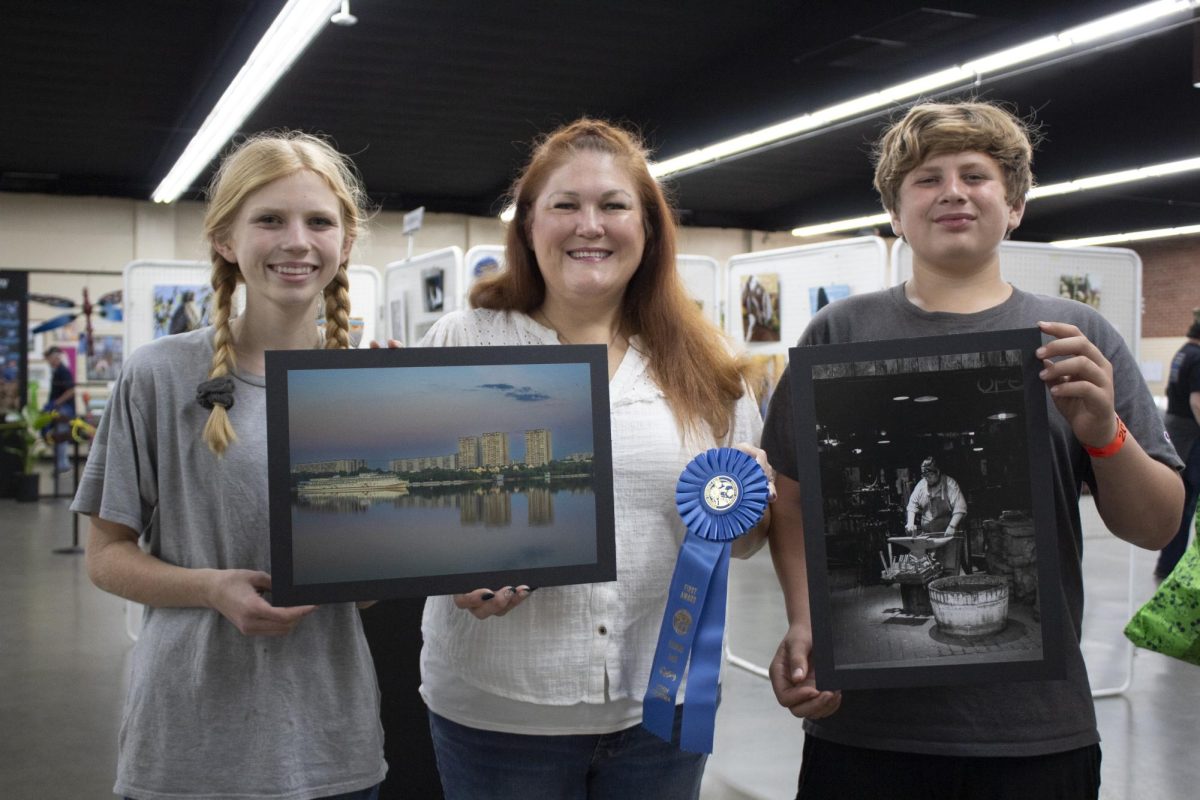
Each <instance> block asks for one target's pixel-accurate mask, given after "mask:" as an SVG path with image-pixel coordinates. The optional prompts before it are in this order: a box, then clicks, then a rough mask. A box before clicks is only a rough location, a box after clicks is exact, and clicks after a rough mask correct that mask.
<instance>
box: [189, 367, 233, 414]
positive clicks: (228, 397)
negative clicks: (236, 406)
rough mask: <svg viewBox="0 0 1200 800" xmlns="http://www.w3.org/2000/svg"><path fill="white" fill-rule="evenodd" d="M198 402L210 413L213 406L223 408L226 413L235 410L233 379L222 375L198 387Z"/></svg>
mask: <svg viewBox="0 0 1200 800" xmlns="http://www.w3.org/2000/svg"><path fill="white" fill-rule="evenodd" d="M196 402H197V403H199V404H200V405H202V406H203V407H204V408H206V409H208V410H209V411H211V410H212V407H213V406H223V407H224V408H225V410H226V411H228V410H229V409H231V408H233V378H231V377H229V376H228V375H222V376H221V377H219V378H212V379H211V380H207V381H204V382H203V383H201V384H200V385H199V386H197V387H196Z"/></svg>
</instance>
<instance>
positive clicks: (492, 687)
mask: <svg viewBox="0 0 1200 800" xmlns="http://www.w3.org/2000/svg"><path fill="white" fill-rule="evenodd" d="M530 344H558V337H557V334H556V333H555V332H554V331H552V330H550V329H548V328H546V327H544V326H542V325H540V324H538V323H537V322H535V321H534V320H533V319H531V318H530V317H528V316H526V315H524V314H521V313H518V312H505V311H492V310H487V309H473V310H468V311H456V312H452V313H450V314H448V315H446V316H445V317H443V318H442V319H440V320H439V321H438V322H437V323H436V324H435V325H434V327H433V328H432V329H431V330H430V331H429V332H428V333H427V334H426V336H425V337H424V338H423V339H422V340H421V343H420V346H432V347H452V346H486V345H530ZM639 344H640V342H639V339H638V338H637V337H634V339H633V340H631V342H630V347H629V349H628V351H627V352H626V354H625V357H624V359H623V360H622V361H621V364H620V366H619V368H618V369H617V372H616V374H615V375H614V376H613V378H612V379H611V381H610V382H609V402H610V409H611V424H612V438H613V441H612V456H613V496H614V505H615V509H614V511H615V522H616V560H617V579H616V580H615V581H613V582H609V583H591V584H582V585H573V586H547V587H542V588H538V589H537V591H535V592H534V593H533V594H531V595H530V596H529V597H528V598H526V599H525V601H524V602H523V603H522V604H521V605H520V606H519V607H518V608H516V609H514V610H513V611H512V612H511V613H509V614H507V615H506V616H503V617H491V618H488V619H483V620H480V619H476V618H475V616H474V615H472V614H471V613H470V612H468V611H464V610H462V609H459V608H457V607H456V606H455V605H454V602H453V600H452V598H450V597H446V596H443V597H431V598H429V600H427V601H426V603H425V614H424V618H423V620H422V625H421V630H422V634H423V637H424V641H425V644H424V648H423V650H422V654H421V679H422V685H421V695H422V697H423V698H424V699H425V702H426V704H427V705H428V706H429V708H430V709H431V710H432V711H434V712H435V713H437V714H439V715H441V716H444V717H447V718H449V719H452V720H454V721H455V722H458V723H460V724H463V725H470V726H472V727H476V728H483V729H487V730H500V731H511V732H517V733H530V734H553V733H607V732H612V731H615V730H621V729H622V728H625V727H629V726H631V725H634V724H637V723H638V722H639V721H640V720H641V700H642V696H643V695H644V694H645V691H646V685H647V682H648V681H649V678H650V664H651V661H652V659H653V657H654V649H655V646H656V644H657V641H658V632H659V626H660V624H661V622H662V614H663V609H664V607H665V605H666V594H667V587H668V584H669V583H670V580H671V575H672V573H673V571H674V568H675V558H676V555H677V554H678V552H679V546H680V544H681V543H682V541H683V536H684V527H683V523H682V521H681V520H680V518H679V514H678V512H677V511H676V509H675V484H676V482H677V481H678V480H679V474H680V472H682V471H683V468H684V467H685V466H686V465H687V463H688V462H689V461H691V459H692V458H694V457H695V456H696V455H697V454H698V453H700V452H702V451H703V450H705V449H707V448H709V447H718V446H721V445H728V444H732V443H734V442H751V443H753V444H757V443H758V441H759V438H760V436H761V434H762V420H761V419H760V418H759V415H758V409H757V406H756V405H755V403H754V399H753V397H752V396H751V395H750V393H749V391H747V393H746V394H745V395H743V397H742V398H741V399H740V400H739V401H738V402H737V405H736V408H735V414H734V422H733V426H732V429H731V431H730V434H729V436H728V437H727V438H726V441H723V442H717V441H711V440H710V441H700V442H686V443H685V442H684V441H683V439H682V437H681V435H680V432H679V428H678V426H677V423H676V420H675V416H674V415H673V414H672V412H671V409H670V407H669V406H668V405H667V401H666V397H665V396H664V395H663V392H662V390H661V389H659V387H658V385H657V384H656V383H655V382H654V380H653V378H652V377H651V375H650V373H649V369H648V367H649V365H648V363H647V361H646V359H645V358H644V357H643V356H642V354H641V352H640V349H639ZM490 588H499V587H490Z"/></svg>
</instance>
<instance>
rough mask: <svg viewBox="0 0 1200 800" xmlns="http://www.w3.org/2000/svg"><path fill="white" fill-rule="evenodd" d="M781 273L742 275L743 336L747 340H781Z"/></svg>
mask: <svg viewBox="0 0 1200 800" xmlns="http://www.w3.org/2000/svg"><path fill="white" fill-rule="evenodd" d="M779 324H780V319H779V275H778V274H776V273H771V274H767V275H746V276H743V277H742V338H743V339H744V340H745V341H747V342H778V341H779Z"/></svg>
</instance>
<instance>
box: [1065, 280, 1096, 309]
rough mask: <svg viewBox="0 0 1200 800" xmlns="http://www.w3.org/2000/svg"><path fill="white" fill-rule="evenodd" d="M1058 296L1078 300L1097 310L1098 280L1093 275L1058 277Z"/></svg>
mask: <svg viewBox="0 0 1200 800" xmlns="http://www.w3.org/2000/svg"><path fill="white" fill-rule="evenodd" d="M1058 296H1059V297H1065V298H1067V299H1068V300H1078V301H1079V302H1081V303H1086V304H1087V305H1089V306H1091V307H1092V308H1095V309H1097V310H1099V308H1100V279H1099V278H1098V277H1096V276H1095V275H1087V274H1083V275H1059V276H1058Z"/></svg>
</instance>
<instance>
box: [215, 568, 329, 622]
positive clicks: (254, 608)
mask: <svg viewBox="0 0 1200 800" xmlns="http://www.w3.org/2000/svg"><path fill="white" fill-rule="evenodd" d="M270 588H271V576H270V575H268V574H267V573H265V572H258V571H256V570H250V569H219V570H213V572H212V582H211V585H210V588H209V597H208V605H209V606H210V607H211V608H213V609H214V610H216V611H217V612H218V613H220V614H221V616H223V617H225V619H227V620H229V621H230V622H232V623H233V625H234V627H236V628H237V629H238V630H239V631H240V632H241V633H242V634H244V635H246V636H286V635H288V634H289V633H291V632H292V629H293V628H295V627H296V625H297V624H298V623H299V622H300V620H302V619H304V618H305V617H307V616H308V615H309V614H311V613H312V612H314V611H316V610H317V607H316V606H292V607H290V608H276V607H275V606H273V605H271V604H270V603H268V602H267V601H266V600H265V599H264V598H263V596H262V593H263V592H266V591H269V590H270Z"/></svg>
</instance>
